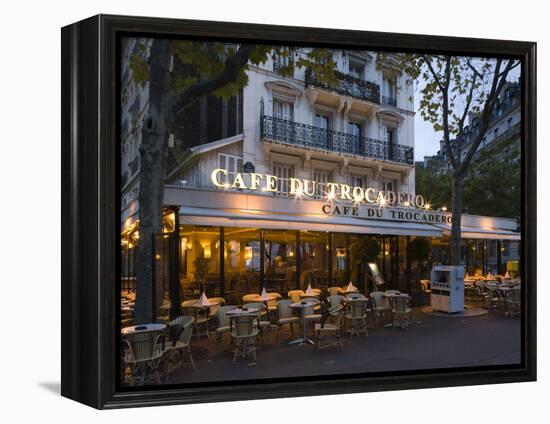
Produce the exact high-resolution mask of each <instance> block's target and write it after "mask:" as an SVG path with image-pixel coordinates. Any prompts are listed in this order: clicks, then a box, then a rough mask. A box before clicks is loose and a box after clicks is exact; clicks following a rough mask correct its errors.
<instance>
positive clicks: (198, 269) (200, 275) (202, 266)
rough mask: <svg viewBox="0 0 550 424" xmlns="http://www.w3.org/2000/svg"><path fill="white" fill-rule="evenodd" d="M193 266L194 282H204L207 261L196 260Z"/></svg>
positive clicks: (202, 259)
mask: <svg viewBox="0 0 550 424" xmlns="http://www.w3.org/2000/svg"><path fill="white" fill-rule="evenodd" d="M193 265H195V274H194V275H195V278H194V279H195V280H196V281H200V282H204V280H206V277H207V276H208V259H205V258H196V259H195V260H194V261H193Z"/></svg>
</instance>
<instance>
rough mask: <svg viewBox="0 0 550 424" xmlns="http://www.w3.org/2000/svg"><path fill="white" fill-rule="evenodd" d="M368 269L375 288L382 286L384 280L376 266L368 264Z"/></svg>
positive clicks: (372, 263)
mask: <svg viewBox="0 0 550 424" xmlns="http://www.w3.org/2000/svg"><path fill="white" fill-rule="evenodd" d="M369 269H370V273H371V276H372V280H373V281H374V284H376V285H377V286H382V285H383V284H384V278H383V277H382V274H381V273H380V270H379V269H378V265H376V264H375V263H374V262H369Z"/></svg>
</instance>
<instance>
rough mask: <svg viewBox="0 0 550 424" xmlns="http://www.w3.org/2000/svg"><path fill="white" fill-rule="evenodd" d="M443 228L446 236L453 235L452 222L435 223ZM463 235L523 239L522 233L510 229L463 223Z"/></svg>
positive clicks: (479, 237) (476, 237) (487, 238)
mask: <svg viewBox="0 0 550 424" xmlns="http://www.w3.org/2000/svg"><path fill="white" fill-rule="evenodd" d="M434 226H436V227H439V228H441V229H442V230H443V234H445V235H446V236H449V235H451V225H450V224H434ZM461 230H462V231H461V236H462V238H464V239H484V240H516V241H519V240H521V234H520V233H516V232H514V231H510V230H503V229H500V228H484V227H469V226H466V225H463V226H462V228H461Z"/></svg>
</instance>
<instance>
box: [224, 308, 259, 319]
mask: <svg viewBox="0 0 550 424" xmlns="http://www.w3.org/2000/svg"><path fill="white" fill-rule="evenodd" d="M258 311H259V309H258V308H246V310H245V309H243V308H237V309H232V310H230V311H227V312H226V314H227V315H229V316H232V317H234V316H242V315H256V314H257V313H258Z"/></svg>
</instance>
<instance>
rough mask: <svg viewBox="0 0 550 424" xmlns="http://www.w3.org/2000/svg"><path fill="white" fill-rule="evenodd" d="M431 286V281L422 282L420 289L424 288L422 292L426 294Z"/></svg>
mask: <svg viewBox="0 0 550 424" xmlns="http://www.w3.org/2000/svg"><path fill="white" fill-rule="evenodd" d="M431 285H432V282H431V281H430V280H420V287H422V291H424V292H426V291H428V290H430V287H431Z"/></svg>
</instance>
